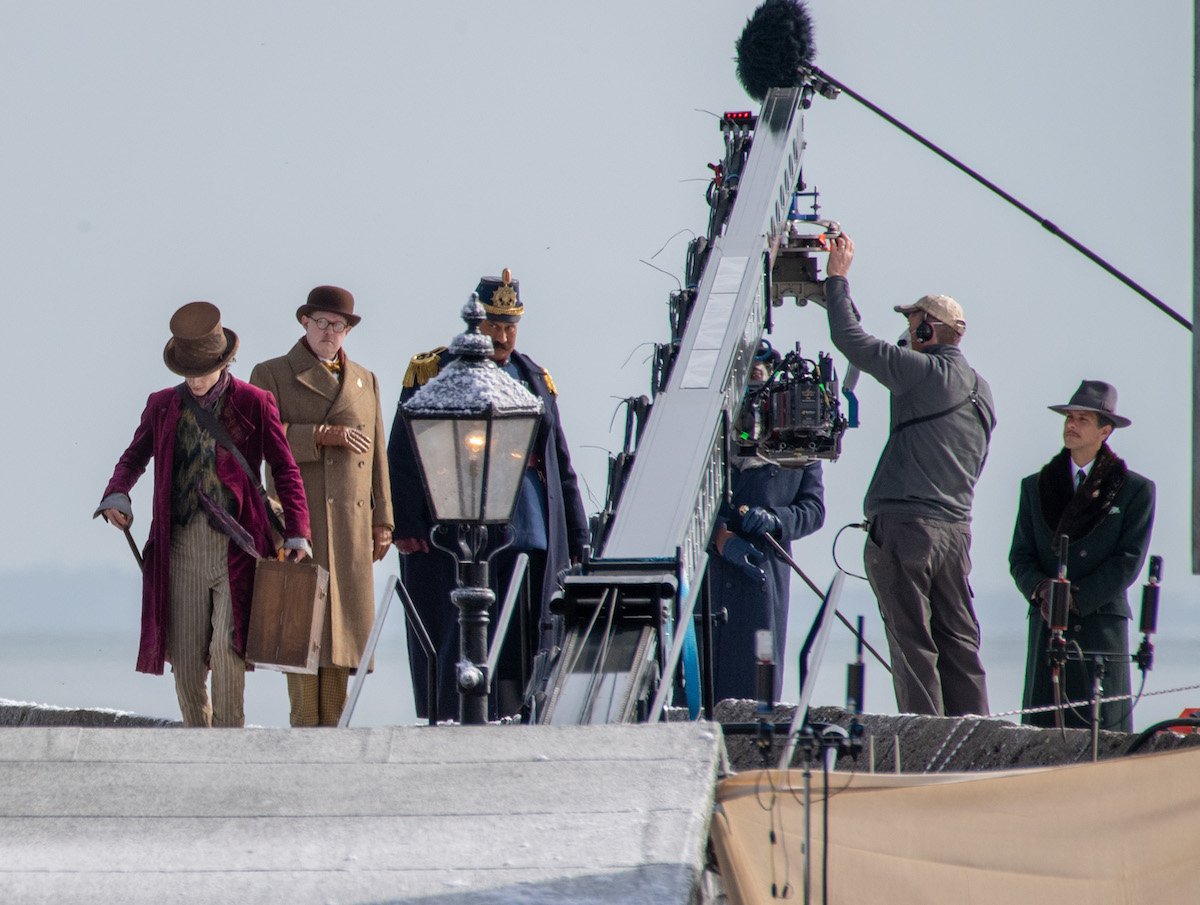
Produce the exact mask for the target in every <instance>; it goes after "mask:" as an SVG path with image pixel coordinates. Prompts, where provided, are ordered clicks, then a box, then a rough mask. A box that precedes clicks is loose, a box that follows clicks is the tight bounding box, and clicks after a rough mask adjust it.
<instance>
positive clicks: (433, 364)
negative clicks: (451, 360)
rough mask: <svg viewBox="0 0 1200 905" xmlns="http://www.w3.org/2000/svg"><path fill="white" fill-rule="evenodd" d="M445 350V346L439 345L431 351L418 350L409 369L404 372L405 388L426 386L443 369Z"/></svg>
mask: <svg viewBox="0 0 1200 905" xmlns="http://www.w3.org/2000/svg"><path fill="white" fill-rule="evenodd" d="M445 351H446V347H445V346H438V347H437V348H436V349H433V350H431V351H429V352H418V353H417V354H416V355H414V356H413V357H412V360H411V361H410V362H409V363H408V370H407V371H405V372H404V387H405V389H411V388H412V387H421V386H425V384H427V383H428V382H429V381H430V380H432V379H433V378H434V377H436V376H437V372H438V371H440V370H441V369H442V353H443V352H445Z"/></svg>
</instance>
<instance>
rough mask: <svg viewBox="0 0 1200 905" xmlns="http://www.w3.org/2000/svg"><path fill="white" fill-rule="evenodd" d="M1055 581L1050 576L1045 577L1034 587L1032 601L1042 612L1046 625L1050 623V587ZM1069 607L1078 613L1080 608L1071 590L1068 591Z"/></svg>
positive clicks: (1071, 610)
mask: <svg viewBox="0 0 1200 905" xmlns="http://www.w3.org/2000/svg"><path fill="white" fill-rule="evenodd" d="M1053 585H1054V582H1053V581H1051V580H1050V579H1049V578H1043V579H1042V580H1041V581H1040V582H1038V586H1037V587H1036V588H1034V589H1033V597H1032V598H1031V600H1030V602H1031V603H1032V604H1033V605H1034V606H1036V607H1037V608H1038V610H1039V611H1040V612H1041V614H1042V621H1043V622H1045V623H1046V625H1049V624H1050V588H1051V587H1052V586H1053ZM1067 608H1068V610H1069V611H1070V612H1072V613H1078V612H1079V608H1078V607H1077V606H1075V600H1074V598H1073V597H1072V595H1071V592H1070V590H1068V591H1067Z"/></svg>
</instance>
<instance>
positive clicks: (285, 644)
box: [246, 559, 329, 675]
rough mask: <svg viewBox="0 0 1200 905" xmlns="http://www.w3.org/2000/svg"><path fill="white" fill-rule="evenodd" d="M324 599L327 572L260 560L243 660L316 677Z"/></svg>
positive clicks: (309, 566)
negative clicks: (244, 658)
mask: <svg viewBox="0 0 1200 905" xmlns="http://www.w3.org/2000/svg"><path fill="white" fill-rule="evenodd" d="M328 596H329V572H327V571H326V570H325V569H324V568H323V567H322V566H319V565H317V564H316V563H312V562H299V563H296V562H287V561H282V562H281V561H279V560H275V559H260V560H259V561H258V565H257V567H256V568H255V570H254V601H253V603H252V604H251V606H250V634H249V636H248V637H247V639H246V659H247V660H248V661H250V662H251V663H253V664H254V665H255V666H259V667H262V668H263V669H277V670H280V671H281V672H299V673H307V674H309V675H315V674H316V672H317V666H318V665H319V664H320V662H321V632H322V631H323V630H324V628H325V608H326V601H327V600H328Z"/></svg>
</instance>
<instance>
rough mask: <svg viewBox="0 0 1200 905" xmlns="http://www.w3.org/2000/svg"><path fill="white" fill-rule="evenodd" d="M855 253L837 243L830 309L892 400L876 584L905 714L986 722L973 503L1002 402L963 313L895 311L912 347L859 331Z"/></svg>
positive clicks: (875, 490) (839, 341) (921, 308)
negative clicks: (972, 354) (978, 364)
mask: <svg viewBox="0 0 1200 905" xmlns="http://www.w3.org/2000/svg"><path fill="white" fill-rule="evenodd" d="M853 258H854V243H853V242H852V241H851V240H850V237H849V236H847V235H845V234H844V233H843V234H842V235H841V236H839V237H838V238H837V239H835V240H834V242H833V245H832V247H831V250H830V254H829V261H828V263H827V265H826V276H827V277H828V279H827V280H826V281H825V303H826V308H827V312H828V315H829V332H830V336H831V338H832V339H833V344H834V345H835V346H837V348H838V349H839V350H841V352H842V354H843V355H845V356H846V358H847V359H848V360H849V361H850V363H851V364H853V365H857V366H858V367H859V368H860V369H861V370H863V371H865V372H866V373H868V374H870V375H871V376H872V377H874V378H875V379H876V380H878V381H879V382H880V383H881V384H883V385H884V386H885V387H887V389H888V391H889V392H890V393H891V419H890V432H889V435H888V440H887V443H886V445H885V446H884V448H883V452H882V453H881V454H880V456H879V464H878V465H877V466H876V467H875V475H874V476H873V477H872V478H871V484H870V486H869V487H868V488H867V496H866V499H865V500H864V502H863V508H864V511H865V513H866V516H867V520H868V525H869V527H868V532H867V542H866V552H865V555H864V559H865V564H866V571H867V578H868V579H869V580H870V582H871V588H872V590H873V591H874V592H875V598H876V599H877V600H878V601H879V613H880V615H881V616H882V617H883V622H884V626H885V628H886V630H887V636H888V646H889V648H890V650H891V655H892V680H893V684H894V685H895V689H896V705H897V706H898V707H899V709H900V710H901V712H904V713H923V714H932V715H939V716H942V715H945V716H958V715H962V714H968V713H973V714H986V713H987V712H988V701H987V682H986V679H985V676H984V669H983V663H982V661H981V660H980V658H979V620H978V619H976V617H975V610H974V607H973V606H972V603H971V597H972V593H971V586H970V584H969V583H968V581H967V576H968V575H969V574H970V572H971V503H972V501H973V499H974V496H975V482H976V481H977V480H978V479H979V475H980V472H981V471H982V470H983V463H984V460H985V459H986V458H987V450H988V442H989V441H990V439H991V434H992V429H993V428H994V427H995V424H996V418H995V414H994V412H995V408H994V406H993V404H992V392H991V389H990V388H989V387H988V385H987V381H985V380H984V379H983V378H982V377H980V376H979V375H978V374H977V373H976V372H975V371H974V370H973V369H972V368H971V366H970V365H969V364H967V360H966V358H965V357H964V356H963V354H962V351H961V350H960V349H959V347H958V345H959V343H960V342H961V340H962V336H963V334H964V333H965V332H966V329H967V322H966V320H965V319H964V317H963V311H962V308H961V306H960V305H959V304H958V302H956V301H954V299H952V298H950V297H949V296H945V295H927V296H924V297H923V298H921V299H919V300H918V301H917V302H916V303H915V304H912V305H897V306H896V307H895V310H896V311H898V312H899V313H901V314H903V315H905V316H906V317H907V318H908V331H909V336H908V347H907V348H903V347H901V346H898V345H893V344H892V343H890V342H887V341H886V340H882V339H878V338H877V337H874V336H871V335H870V334H869V333H867V332H866V331H865V330H863V328H862V327H861V326H860V325H859V323H858V315H857V312H856V311H855V309H854V305H853V303H852V302H851V300H850V287H849V284H848V282H847V280H846V274H847V273H848V272H849V270H850V263H851V261H852V260H853Z"/></svg>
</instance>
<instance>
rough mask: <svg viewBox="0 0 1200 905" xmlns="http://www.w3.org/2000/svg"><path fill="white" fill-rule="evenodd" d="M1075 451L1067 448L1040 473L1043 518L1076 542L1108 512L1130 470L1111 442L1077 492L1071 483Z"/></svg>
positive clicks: (1099, 453) (1101, 452) (1100, 452)
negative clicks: (1072, 459) (1071, 464)
mask: <svg viewBox="0 0 1200 905" xmlns="http://www.w3.org/2000/svg"><path fill="white" fill-rule="evenodd" d="M1070 462H1071V454H1070V452H1068V451H1067V450H1066V449H1064V450H1063V451H1062V452H1060V453H1059V454H1058V455H1057V456H1055V457H1054V458H1053V459H1051V460H1050V462H1049V463H1048V464H1047V465H1046V467H1045V468H1043V469H1042V471H1041V473H1040V474H1039V475H1038V496H1039V497H1040V498H1041V504H1042V518H1043V519H1045V521H1046V524H1047V525H1049V526H1050V527H1051V528H1053V530H1054V536H1055V537H1057V536H1058V535H1060V534H1065V535H1067V537H1068V538H1070V539H1071V541H1072V542H1074V541H1077V540H1079V539H1080V538H1082V537H1086V536H1087V535H1088V534H1090V533H1091V532H1092V531H1093V530H1094V529H1095V528H1096V526H1097V525H1099V524H1100V522H1101V521H1102V520H1103V519H1104V516H1106V515H1108V511H1109V509H1110V508H1111V507H1112V504H1113V501H1114V500H1116V498H1117V494H1118V493H1120V492H1121V487H1122V486H1124V484H1125V476H1126V475H1127V474H1128V473H1129V469H1128V468H1127V467H1126V466H1125V462H1124V460H1123V459H1121V458H1119V457H1118V456H1117V455H1116V454H1115V453H1114V452H1113V451H1112V450H1111V449H1109V448H1108V444H1104V445H1103V446H1101V447H1100V451H1099V452H1098V453H1097V454H1096V461H1095V462H1094V463H1092V467H1091V469H1090V470H1089V471H1088V476H1087V480H1086V481H1084V482H1083V487H1081V488H1080V489H1079V492H1078V493H1076V492H1075V490H1074V488H1073V487H1072V482H1071V467H1070Z"/></svg>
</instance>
